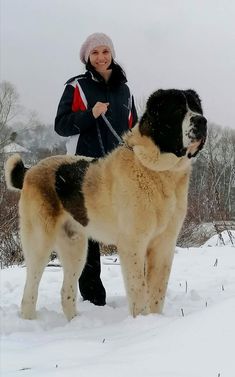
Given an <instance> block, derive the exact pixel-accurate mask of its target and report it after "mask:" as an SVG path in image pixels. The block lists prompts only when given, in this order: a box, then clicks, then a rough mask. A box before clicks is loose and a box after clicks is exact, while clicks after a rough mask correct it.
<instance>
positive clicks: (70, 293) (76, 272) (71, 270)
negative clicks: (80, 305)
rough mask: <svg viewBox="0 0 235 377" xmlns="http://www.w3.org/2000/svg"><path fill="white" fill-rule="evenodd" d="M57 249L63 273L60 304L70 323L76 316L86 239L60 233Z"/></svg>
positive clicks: (76, 235)
mask: <svg viewBox="0 0 235 377" xmlns="http://www.w3.org/2000/svg"><path fill="white" fill-rule="evenodd" d="M57 249H58V254H59V258H60V261H61V264H62V266H63V271H64V280H63V285H62V288H61V303H62V307H63V311H64V314H65V316H66V317H67V319H68V320H69V321H70V320H71V319H73V318H74V317H75V316H76V315H77V311H76V298H77V282H78V278H79V277H80V275H81V273H82V270H83V268H84V265H85V262H86V256H87V238H86V237H85V235H84V234H82V233H78V234H73V233H72V232H71V233H69V232H68V234H64V233H62V234H61V236H60V238H59V240H58V243H57Z"/></svg>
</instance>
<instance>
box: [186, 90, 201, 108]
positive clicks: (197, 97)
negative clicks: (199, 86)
mask: <svg viewBox="0 0 235 377" xmlns="http://www.w3.org/2000/svg"><path fill="white" fill-rule="evenodd" d="M185 92H186V93H187V94H188V95H189V96H192V97H193V98H194V100H195V101H196V102H197V103H198V104H199V105H200V106H201V99H200V97H199V95H198V94H197V92H195V90H193V89H188V90H185Z"/></svg>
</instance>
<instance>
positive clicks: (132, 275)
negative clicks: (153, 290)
mask: <svg viewBox="0 0 235 377" xmlns="http://www.w3.org/2000/svg"><path fill="white" fill-rule="evenodd" d="M135 237H136V235H135ZM146 246H147V245H146V244H145V242H144V241H143V240H140V239H135V240H134V239H133V238H132V239H130V237H129V236H126V237H123V235H122V237H121V239H120V240H119V242H118V245H117V247H118V252H119V256H120V262H121V268H122V273H123V278H124V283H125V287H126V293H127V297H128V302H129V310H130V313H131V314H132V316H133V317H136V316H137V315H138V314H146V313H147V312H148V307H147V306H146V288H147V286H146V276H145V257H146V250H147V247H146Z"/></svg>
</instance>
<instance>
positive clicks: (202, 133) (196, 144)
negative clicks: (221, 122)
mask: <svg viewBox="0 0 235 377" xmlns="http://www.w3.org/2000/svg"><path fill="white" fill-rule="evenodd" d="M191 125H192V130H191V132H190V134H191V135H190V136H191V143H190V144H189V146H188V148H187V152H186V154H187V156H188V158H191V157H194V156H196V154H197V153H198V152H199V151H200V150H201V149H202V148H203V146H204V144H205V141H206V136H207V119H206V118H205V117H204V116H202V115H195V116H193V117H192V118H191Z"/></svg>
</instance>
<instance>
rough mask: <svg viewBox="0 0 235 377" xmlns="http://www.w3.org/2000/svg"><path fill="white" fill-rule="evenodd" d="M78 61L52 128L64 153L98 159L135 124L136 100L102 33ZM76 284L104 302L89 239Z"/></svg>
mask: <svg viewBox="0 0 235 377" xmlns="http://www.w3.org/2000/svg"><path fill="white" fill-rule="evenodd" d="M80 59H81V61H82V62H83V63H84V65H85V67H86V73H85V74H82V75H79V76H75V77H73V78H71V79H70V80H68V81H67V82H66V86H65V90H64V93H63V95H62V97H61V100H60V103H59V106H58V111H57V115H56V119H55V131H56V132H57V133H58V134H59V135H61V136H68V137H69V138H68V142H67V151H68V153H75V154H79V155H84V156H88V157H102V156H104V155H105V154H106V153H108V152H110V151H111V150H112V149H113V148H115V147H116V146H117V145H118V143H119V141H118V139H117V137H116V136H115V132H116V133H117V134H118V135H119V136H120V135H122V134H123V132H125V131H127V130H128V129H129V128H131V127H132V126H133V125H134V124H135V123H136V122H137V114H136V109H135V105H134V99H133V97H132V95H131V93H130V90H129V87H128V86H127V84H126V82H127V79H126V75H125V73H124V71H123V70H122V68H121V67H120V66H119V65H118V64H117V63H116V62H115V60H114V59H115V51H114V46H113V43H112V41H111V39H110V38H109V37H108V36H107V35H106V34H103V33H94V34H91V35H90V36H89V37H88V38H87V39H86V41H85V42H84V43H83V45H82V47H81V50H80ZM107 123H108V124H111V126H112V128H113V129H114V131H115V132H112V130H110V128H109V127H108V126H107ZM79 288H80V292H81V295H82V297H83V299H84V300H89V301H90V302H92V303H93V304H95V305H105V302H106V293H105V289H104V287H103V284H102V282H101V279H100V253H99V244H98V243H97V242H94V241H92V240H89V243H88V257H87V262H86V265H85V268H84V270H83V272H82V275H81V277H80V279H79Z"/></svg>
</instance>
